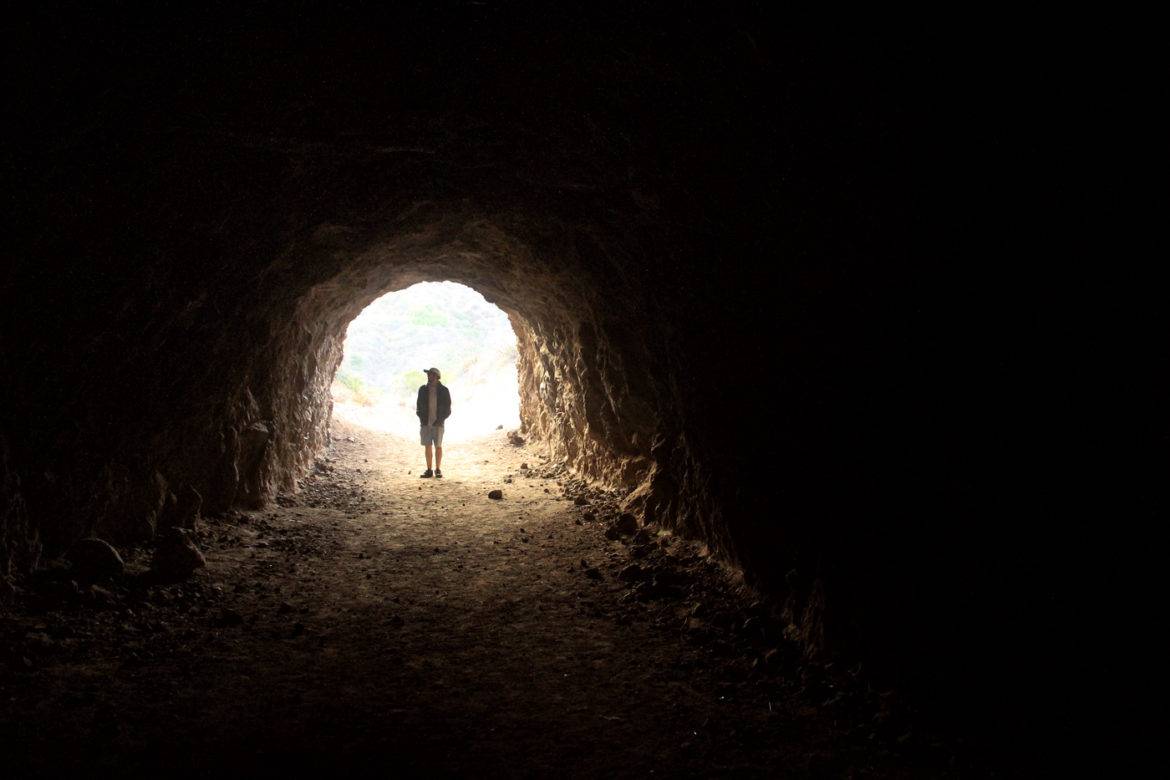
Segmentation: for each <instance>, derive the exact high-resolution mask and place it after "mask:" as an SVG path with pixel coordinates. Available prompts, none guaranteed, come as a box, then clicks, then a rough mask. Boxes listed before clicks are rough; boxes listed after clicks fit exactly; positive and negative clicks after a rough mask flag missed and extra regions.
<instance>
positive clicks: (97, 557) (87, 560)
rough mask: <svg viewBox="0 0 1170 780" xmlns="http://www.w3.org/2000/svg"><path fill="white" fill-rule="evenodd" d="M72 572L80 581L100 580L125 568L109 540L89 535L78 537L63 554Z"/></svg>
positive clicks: (120, 572) (111, 576)
mask: <svg viewBox="0 0 1170 780" xmlns="http://www.w3.org/2000/svg"><path fill="white" fill-rule="evenodd" d="M65 557H66V558H68V559H69V563H70V564H72V566H73V574H74V576H76V577H77V579H78V580H79V581H82V582H102V581H104V580H108V579H112V578H114V577H118V576H120V575H121V574H122V572H123V571H125V570H126V564H125V562H123V560H122V556H121V555H119V554H118V551H117V550H115V549H114V548H113V547H112V546H111V545H110V543H109V542H107V541H105V540H102V539H98V538H96V537H91V538H88V539H78V540H77V541H76V542H74V543H73V546H72V547H70V548H69V552H68V553H66V555H65Z"/></svg>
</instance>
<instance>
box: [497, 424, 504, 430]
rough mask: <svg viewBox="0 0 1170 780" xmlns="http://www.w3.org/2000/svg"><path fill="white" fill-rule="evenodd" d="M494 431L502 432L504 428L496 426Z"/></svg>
mask: <svg viewBox="0 0 1170 780" xmlns="http://www.w3.org/2000/svg"><path fill="white" fill-rule="evenodd" d="M496 430H497V431H502V430H504V426H502V425H497V426H496Z"/></svg>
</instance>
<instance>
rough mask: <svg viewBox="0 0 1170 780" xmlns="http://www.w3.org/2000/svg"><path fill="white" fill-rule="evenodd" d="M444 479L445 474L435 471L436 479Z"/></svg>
mask: <svg viewBox="0 0 1170 780" xmlns="http://www.w3.org/2000/svg"><path fill="white" fill-rule="evenodd" d="M442 478H443V472H441V471H439V470H438V469H435V479H442Z"/></svg>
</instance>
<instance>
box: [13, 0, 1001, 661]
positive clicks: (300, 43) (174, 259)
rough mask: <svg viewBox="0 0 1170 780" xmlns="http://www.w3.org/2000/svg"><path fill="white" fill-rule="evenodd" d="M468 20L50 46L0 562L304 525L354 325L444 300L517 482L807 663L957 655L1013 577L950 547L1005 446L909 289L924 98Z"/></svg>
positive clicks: (846, 77) (818, 71)
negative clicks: (760, 603) (237, 509)
mask: <svg viewBox="0 0 1170 780" xmlns="http://www.w3.org/2000/svg"><path fill="white" fill-rule="evenodd" d="M460 13H461V14H464V15H465V16H466V17H467V18H463V17H461V16H459V15H458V14H457V15H456V17H457V18H454V19H448V18H445V17H444V18H441V19H440V18H437V17H438V14H436V18H431V19H425V18H415V17H411V16H409V15H406V16H403V17H402V18H400V19H396V20H395V23H394V24H393V25H389V26H385V25H382V26H379V25H371V26H369V27H365V26H360V25H351V24H348V23H343V22H338V21H337V20H333V19H322V20H307V21H306V24H307V29H312V34H311V35H305V36H301V35H299V34H295V33H291V32H290V33H288V34H283V33H279V32H273V31H272V30H271V29H268V28H265V29H264V30H249V29H244V28H243V27H235V26H227V27H217V26H216V27H212V28H210V29H202V28H201V27H199V24H198V23H195V22H193V23H192V24H193V25H194V27H178V28H167V29H162V28H160V29H154V28H153V27H152V26H151V24H150V23H148V22H144V23H143V24H141V25H137V26H135V27H134V28H133V29H134V30H136V31H138V32H130V31H129V29H130V28H122V27H119V26H117V25H114V27H113V28H112V29H110V30H104V29H98V30H94V29H91V26H88V25H86V26H84V27H85V29H77V30H70V29H63V30H62V29H58V27H57V26H55V22H54V25H48V24H46V26H45V29H46V30H48V29H50V28H51V29H52V31H53V35H52V36H48V35H47V33H46V35H38V34H30V35H29V36H28V38H27V40H28V41H29V46H30V47H32V48H34V49H36V47H38V46H40V44H41V43H42V42H43V41H44V40H52V41H54V42H55V43H54V44H53V47H52V48H51V50H46V52H47V53H40V49H36V50H37V52H38V53H37V55H36V57H33V55H32V54H31V53H30V54H29V57H28V58H27V59H28V61H29V62H37V63H40V64H39V65H37V66H36V68H33V67H32V66H29V70H28V71H27V72H25V71H22V72H21V73H20V74H18V76H19V77H20V78H22V79H24V80H25V81H26V82H27V85H26V86H25V87H22V88H21V89H18V90H16V91H15V92H14V94H13V102H14V111H13V114H14V116H15V117H16V118H15V119H14V120H13V123H14V131H15V132H16V133H17V134H18V135H19V136H20V138H21V142H20V143H17V144H14V145H13V146H12V147H11V148H12V151H11V154H10V156H9V157H8V158H7V159H8V165H9V166H10V168H11V171H12V173H13V178H14V180H15V181H17V182H18V183H19V187H17V188H16V189H15V190H14V191H15V192H19V197H18V198H17V202H16V203H15V204H14V207H13V212H12V215H11V216H12V219H13V220H14V223H16V224H19V225H21V226H22V229H21V230H20V232H19V233H18V235H17V236H16V237H15V239H14V244H13V245H11V246H10V247H9V254H10V256H11V258H12V262H10V263H8V264H7V265H6V267H5V269H4V271H3V277H2V280H3V284H4V299H5V300H4V303H5V306H4V307H3V311H2V313H0V317H2V318H3V319H2V326H3V328H2V330H0V333H2V334H3V341H2V342H0V345H2V349H3V359H4V372H5V379H4V385H3V397H2V398H0V408H2V412H0V413H2V415H3V417H2V424H3V428H2V430H0V436H2V440H3V442H4V443H5V459H4V464H3V470H2V471H0V479H2V483H0V484H2V492H0V523H3V525H2V527H0V531H2V533H0V543H2V544H3V550H2V551H0V552H2V555H0V561H12V562H13V565H18V566H19V565H23V566H27V565H29V564H30V563H31V561H32V553H33V552H35V550H36V549H38V546H43V549H44V550H45V551H46V553H47V554H50V555H52V554H56V553H57V552H59V551H61V550H63V549H65V547H66V546H67V545H68V544H69V543H70V542H71V541H73V540H75V539H77V538H81V537H83V536H86V535H90V534H96V535H98V536H101V537H104V538H109V539H111V540H115V541H135V540H147V539H150V538H151V537H152V536H153V535H154V534H155V532H156V531H157V530H158V529H161V528H165V527H166V526H168V525H170V524H172V523H171V522H170V520H169V517H168V515H169V513H171V512H174V511H179V510H178V509H177V507H178V506H179V505H180V504H181V503H182V502H180V501H179V500H178V497H180V496H182V495H184V494H185V493H187V492H189V491H190V490H194V491H195V492H197V493H198V495H199V496H200V497H201V510H202V512H204V513H214V512H219V511H223V510H225V509H227V508H229V507H232V506H242V507H259V506H262V505H264V504H265V502H267V501H270V500H271V499H272V498H273V496H274V493H275V492H276V491H278V490H282V489H284V490H295V488H296V481H297V479H298V477H299V476H300V475H302V474H303V473H304V472H305V469H306V468H307V467H308V465H309V464H310V463H311V461H312V459H313V458H314V456H315V455H316V454H317V453H318V452H319V451H320V450H321V448H322V447H323V446H324V445H325V444H326V442H327V441H328V436H329V420H330V395H329V386H330V381H331V379H332V377H333V374H334V372H335V371H336V369H337V366H338V364H339V361H340V359H341V347H342V339H343V337H344V333H345V328H346V325H347V323H349V322H350V320H352V319H353V318H354V317H355V316H356V315H357V314H358V313H359V312H360V311H361V310H362V308H363V307H365V306H366V305H367V304H369V303H370V302H371V301H373V300H374V299H375V298H377V297H378V296H380V295H382V294H384V293H386V292H389V291H392V290H398V289H402V288H404V287H406V286H409V285H411V284H413V283H416V282H420V281H437V280H451V281H456V282H459V283H461V284H465V285H468V286H470V287H473V288H474V289H476V290H478V291H479V292H481V293H482V294H483V295H484V296H485V297H486V298H487V299H488V300H489V301H491V302H493V303H495V304H497V305H498V306H500V307H501V308H502V309H503V310H504V311H506V312H507V313H508V314H509V316H510V317H511V319H512V323H513V326H514V328H515V331H516V335H517V340H518V345H519V369H518V370H519V374H520V376H519V386H520V393H521V398H520V403H521V416H522V420H523V426H524V431H523V433H524V435H525V436H526V437H528V438H529V439H530V444H529V446H532V447H534V448H537V449H538V450H539V451H542V452H546V453H548V454H550V455H551V456H552V457H554V458H556V459H558V460H563V461H565V462H566V463H567V464H568V465H569V466H571V467H572V468H573V469H575V470H577V471H579V472H581V473H583V474H586V475H588V476H590V477H593V478H595V479H598V480H601V481H604V482H607V483H610V484H613V485H620V486H623V487H625V488H628V489H629V490H630V491H631V492H630V498H629V500H628V508H629V509H630V510H631V511H633V512H634V513H635V514H636V515H637V516H638V517H639V518H640V520H641V521H642V522H654V523H658V524H661V525H662V526H664V527H667V528H671V529H674V530H676V531H677V532H679V533H682V534H686V535H689V536H691V537H694V538H698V539H701V540H703V541H704V542H706V543H707V545H708V546H709V548H710V549H711V550H712V552H714V553H715V554H717V555H718V556H720V557H721V558H722V559H724V560H727V561H729V562H731V563H733V564H735V565H738V566H740V567H741V568H742V569H743V571H744V573H745V575H746V577H747V578H748V580H749V581H750V582H751V583H753V584H755V585H757V586H759V587H760V588H763V589H765V590H768V591H770V592H772V593H774V594H776V595H778V596H780V597H781V600H782V601H785V603H786V604H787V612H788V615H789V617H790V618H791V620H792V621H793V630H794V631H795V633H796V635H798V636H801V637H803V639H804V640H805V642H806V645H807V647H808V648H809V649H810V650H813V651H824V650H828V649H850V650H857V651H858V652H864V653H868V654H870V655H871V656H873V657H877V656H883V657H887V658H893V657H899V656H900V654H907V657H909V655H908V654H909V653H910V652H911V651H912V650H913V648H912V647H911V645H912V644H913V643H915V642H917V641H918V640H919V639H920V638H921V635H923V634H924V633H927V632H926V629H925V628H923V627H924V626H928V625H929V626H931V627H932V634H931V635H932V636H935V637H938V636H942V637H945V641H947V642H950V641H955V642H958V641H959V640H958V639H956V637H959V636H961V633H956V632H955V631H950V629H945V630H935V629H937V627H938V626H939V625H940V624H945V625H946V626H949V627H951V628H954V627H955V626H959V625H961V624H962V623H963V619H964V618H963V615H964V614H969V613H970V609H968V607H966V606H964V607H962V608H960V607H959V606H956V604H959V603H960V602H958V601H955V600H953V599H951V598H950V597H951V595H953V594H956V593H967V590H966V588H967V585H966V583H967V582H969V581H971V578H972V577H974V576H975V573H977V572H978V570H979V569H980V567H982V566H986V565H987V564H986V561H989V560H991V558H989V557H987V556H986V555H984V553H985V552H986V551H987V549H988V547H989V546H990V545H989V543H980V542H979V541H978V540H974V541H972V540H965V541H964V544H962V545H959V544H956V543H955V542H956V540H958V539H962V538H963V535H962V533H961V531H960V530H959V529H961V528H962V527H964V522H965V520H964V519H963V517H964V513H965V512H966V513H969V512H970V511H971V510H970V508H969V502H967V499H966V498H965V497H964V496H965V495H966V494H964V492H963V491H965V490H967V489H968V488H967V487H966V485H967V483H966V482H964V479H965V478H964V477H963V476H962V475H963V474H965V473H967V472H966V471H964V460H963V458H964V457H966V456H965V455H956V452H958V450H957V449H956V448H954V447H953V446H951V445H949V444H948V443H947V442H948V441H949V440H952V439H954V438H955V437H959V436H961V434H962V432H963V430H967V431H969V430H970V429H973V428H975V427H976V426H977V425H978V417H977V416H975V417H971V416H967V417H961V416H957V415H954V414H952V412H953V411H954V410H953V409H951V408H950V407H949V406H948V405H946V404H944V403H942V402H940V401H939V400H938V399H940V398H943V397H946V393H950V392H952V391H953V389H954V388H955V387H962V388H963V392H967V393H971V394H972V395H974V394H975V389H974V386H973V385H971V384H970V382H971V381H976V382H977V381H978V380H969V379H967V378H963V376H964V375H963V372H962V371H960V370H958V368H957V367H958V366H959V364H960V363H961V362H962V361H961V356H962V355H963V354H964V350H965V349H966V346H967V345H968V344H969V343H971V342H972V341H973V340H974V335H973V333H968V332H965V331H964V332H962V333H960V334H959V336H960V337H959V338H958V339H955V338H949V339H948V340H947V341H946V344H947V348H946V350H945V351H944V350H941V349H939V348H938V346H937V345H938V343H939V339H940V338H941V336H940V333H942V332H944V331H945V330H946V328H947V327H949V326H950V325H951V324H952V320H951V319H949V318H943V319H939V320H935V321H927V317H928V315H929V314H930V312H929V306H930V304H929V303H924V300H923V298H922V295H921V288H922V286H923V285H924V284H925V282H924V281H923V280H924V278H925V277H923V276H922V275H921V274H920V272H921V271H922V268H916V267H914V265H913V263H911V261H910V260H909V259H908V255H907V252H906V247H907V246H908V245H909V244H910V243H911V228H910V223H911V220H910V219H909V218H908V216H907V214H908V212H909V211H910V209H911V206H912V203H911V194H910V192H909V184H907V179H906V171H907V170H908V165H907V163H906V160H907V156H908V150H907V146H908V145H909V141H908V140H907V136H908V134H910V133H912V130H911V128H914V127H915V126H916V125H915V122H914V121H913V116H912V113H913V112H912V109H913V107H914V106H915V105H917V104H916V103H915V102H913V101H910V100H908V99H907V96H906V95H905V94H900V93H899V92H898V91H897V89H898V87H899V85H903V84H905V83H906V82H905V80H904V79H902V76H903V75H904V74H902V72H901V70H900V69H901V67H902V64H901V61H900V60H898V58H896V57H890V58H888V59H883V58H882V56H880V53H879V54H878V55H873V53H872V52H868V53H867V52H864V51H857V50H854V49H848V50H843V51H829V50H821V49H820V48H817V49H816V50H815V51H810V50H809V49H808V48H807V47H806V48H805V49H801V48H800V47H799V46H796V45H794V42H792V41H780V40H779V35H780V32H779V31H778V30H777V29H776V28H774V27H771V26H769V25H768V24H767V23H766V21H765V20H763V19H754V18H744V17H739V16H734V15H727V16H724V15H721V14H720V13H717V12H712V13H711V14H710V15H709V16H708V17H707V18H697V17H696V18H690V17H686V18H679V19H675V20H665V21H664V20H662V19H659V18H641V17H638V16H636V15H634V16H631V17H630V18H628V19H623V20H620V22H619V21H615V20H613V19H610V20H606V21H604V22H596V23H594V22H590V21H588V20H585V19H576V18H568V17H564V18H562V16H560V15H554V16H549V17H548V18H543V17H531V18H527V19H526V20H524V23H523V24H518V23H516V20H509V19H504V18H503V17H502V16H496V15H495V11H494V10H493V7H492V6H491V4H482V5H476V4H472V5H469V6H468V7H467V8H466V9H464V10H463V11H461V12H460ZM318 22H319V23H318ZM225 30H226V32H225ZM261 43H262V44H263V45H260V44H261ZM521 53H522V56H521ZM871 55H872V56H871ZM45 57H48V58H49V59H47V60H46V59H44V58H45ZM15 59H16V61H24V60H22V59H21V58H20V57H16V58H15ZM924 307H925V308H924ZM924 312H926V313H924ZM957 320H958V318H957V317H956V318H955V321H957ZM962 327H968V326H962ZM940 361H942V362H940ZM947 361H951V362H947ZM948 371H950V373H948ZM952 380H954V381H952ZM961 382H965V383H967V384H961ZM976 408H977V407H976ZM923 420H926V421H927V422H922V421H923ZM941 420H945V421H946V422H947V425H942V424H940V422H939V421H941ZM944 431H945V435H944ZM172 496H173V497H174V498H173V499H172ZM923 550H929V551H930V552H929V554H923V553H922V551H923ZM30 551H32V552H30ZM924 581H925V582H929V583H931V587H923V586H922V583H923V582H924ZM993 600H994V599H993V597H992V596H988V597H987V601H986V602H985V603H991V602H992V601H993ZM963 603H966V604H969V603H970V601H968V602H963ZM964 610H967V611H966V612H964ZM948 632H949V633H948ZM939 641H943V640H939ZM925 646H927V645H924V647H925ZM922 652H929V651H922Z"/></svg>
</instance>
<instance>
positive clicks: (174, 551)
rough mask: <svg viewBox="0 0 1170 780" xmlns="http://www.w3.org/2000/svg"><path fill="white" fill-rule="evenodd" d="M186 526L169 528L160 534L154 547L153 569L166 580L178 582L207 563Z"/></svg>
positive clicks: (160, 577) (161, 578)
mask: <svg viewBox="0 0 1170 780" xmlns="http://www.w3.org/2000/svg"><path fill="white" fill-rule="evenodd" d="M189 534H190V531H189V530H188V529H186V528H168V529H167V530H166V531H164V532H162V533H161V534H159V537H158V546H156V547H155V549H154V557H153V559H152V560H151V570H152V571H153V572H154V574H155V576H157V577H158V578H159V579H160V580H162V581H164V582H177V581H181V580H185V579H187V578H188V577H190V576H191V575H192V574H193V573H194V572H195V570H196V569H201V568H203V567H204V566H206V565H207V561H206V560H205V559H204V557H203V553H202V551H200V549H199V547H198V546H197V545H196V544H195V542H194V541H193V540H192V539H191V537H190V535H189Z"/></svg>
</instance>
